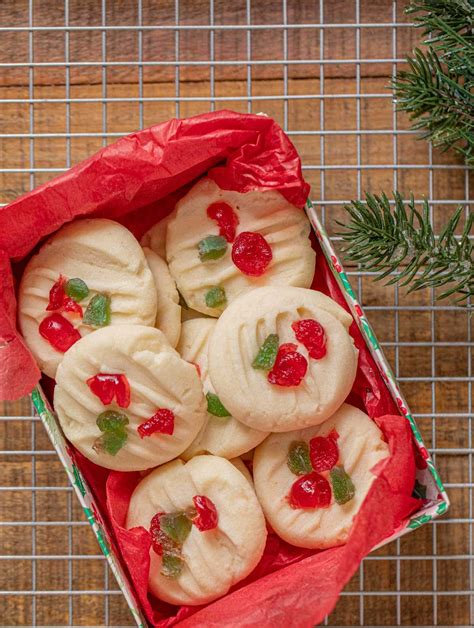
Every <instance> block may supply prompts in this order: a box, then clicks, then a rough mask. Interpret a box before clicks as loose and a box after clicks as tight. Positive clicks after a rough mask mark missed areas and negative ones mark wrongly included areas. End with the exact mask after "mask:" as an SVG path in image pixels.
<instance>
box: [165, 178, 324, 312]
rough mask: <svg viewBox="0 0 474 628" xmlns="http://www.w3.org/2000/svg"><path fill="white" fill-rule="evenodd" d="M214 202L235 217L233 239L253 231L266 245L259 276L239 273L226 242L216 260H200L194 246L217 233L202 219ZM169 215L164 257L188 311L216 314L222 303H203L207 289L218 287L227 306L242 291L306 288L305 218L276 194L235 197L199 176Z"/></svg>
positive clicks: (309, 267)
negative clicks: (264, 265)
mask: <svg viewBox="0 0 474 628" xmlns="http://www.w3.org/2000/svg"><path fill="white" fill-rule="evenodd" d="M216 202H224V203H226V204H228V205H229V206H230V207H231V208H232V210H233V212H234V214H235V215H236V216H237V219H238V225H237V227H236V237H237V238H238V237H239V234H241V233H243V232H253V233H258V234H260V235H261V236H263V237H264V238H265V240H266V241H267V243H268V245H269V246H270V248H271V254H272V260H271V261H270V263H269V265H268V268H267V269H266V271H265V272H264V273H263V275H261V276H259V277H255V276H253V277H252V276H249V275H246V274H244V273H243V272H241V270H239V268H238V267H237V266H236V265H235V264H234V262H233V261H232V247H233V243H232V242H228V243H227V248H226V251H225V254H224V255H223V256H222V257H220V259H213V260H210V261H209V260H208V261H201V259H200V256H199V251H198V244H199V243H200V242H201V241H202V240H203V239H204V238H206V237H207V236H216V235H218V234H219V227H218V225H217V222H216V220H213V219H211V218H209V217H208V215H207V209H208V207H209V206H211V205H212V204H213V203H216ZM175 211H176V215H175V216H174V218H172V219H171V220H170V222H169V223H168V228H167V237H166V255H167V259H168V263H169V266H170V271H171V274H172V275H173V277H174V278H175V280H176V284H177V286H178V290H179V291H180V293H181V294H182V296H183V298H184V300H185V301H186V303H187V304H188V306H189V307H190V308H193V309H195V310H197V311H198V312H203V313H204V314H209V315H210V316H219V315H220V314H221V312H222V309H223V307H224V304H223V305H221V306H209V305H208V304H206V295H207V294H208V292H209V291H210V290H211V289H213V288H214V289H215V288H219V289H223V290H224V291H225V297H226V300H227V303H231V302H232V301H233V300H234V299H235V297H236V296H237V295H238V294H240V293H241V292H242V291H244V290H246V289H248V288H256V287H259V286H265V285H278V286H301V287H305V288H306V287H309V286H310V285H311V282H312V280H313V275H314V268H315V252H314V250H313V249H312V248H311V242H310V240H309V237H308V236H309V233H310V229H311V227H310V223H309V220H308V218H307V217H306V214H305V213H304V211H303V210H301V209H298V208H297V207H294V206H293V205H291V204H290V203H289V202H288V201H287V200H286V199H285V198H284V197H283V196H282V195H281V194H280V193H279V192H277V191H273V190H270V191H265V192H261V191H255V192H248V193H246V194H240V193H238V192H231V191H227V190H221V189H220V188H219V187H218V186H217V184H216V183H214V181H212V180H211V179H208V178H204V179H202V180H201V181H199V182H198V183H197V184H196V185H195V186H194V187H193V188H192V189H191V190H190V191H189V192H188V194H186V196H184V197H183V198H182V199H181V200H180V201H179V202H178V203H177V205H176V210H175ZM234 242H235V241H234ZM224 244H225V243H224Z"/></svg>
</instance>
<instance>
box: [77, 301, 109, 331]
mask: <svg viewBox="0 0 474 628" xmlns="http://www.w3.org/2000/svg"><path fill="white" fill-rule="evenodd" d="M82 322H83V323H84V325H90V326H91V327H105V326H106V325H110V297H109V296H108V295H106V294H96V295H95V296H93V297H92V299H91V300H90V301H89V305H88V306H87V308H86V311H85V312H84V318H83V319H82Z"/></svg>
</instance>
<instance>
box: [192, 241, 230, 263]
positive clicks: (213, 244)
mask: <svg viewBox="0 0 474 628" xmlns="http://www.w3.org/2000/svg"><path fill="white" fill-rule="evenodd" d="M226 250H227V240H226V239H225V238H223V237H222V236H220V235H219V236H216V235H209V236H206V237H205V238H203V239H202V240H200V242H199V243H198V253H199V259H200V260H201V262H209V261H211V260H216V259H220V258H221V257H223V256H224V255H225V252H226Z"/></svg>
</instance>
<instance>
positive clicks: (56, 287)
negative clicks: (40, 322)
mask: <svg viewBox="0 0 474 628" xmlns="http://www.w3.org/2000/svg"><path fill="white" fill-rule="evenodd" d="M65 283H66V279H65V277H63V276H62V275H59V279H58V280H57V281H56V282H55V283H54V284H53V286H52V288H51V290H50V291H49V303H48V305H47V307H46V309H47V310H48V311H49V312H51V311H54V310H59V309H61V307H62V305H63V301H64V297H65V296H66V293H65V292H64V284H65Z"/></svg>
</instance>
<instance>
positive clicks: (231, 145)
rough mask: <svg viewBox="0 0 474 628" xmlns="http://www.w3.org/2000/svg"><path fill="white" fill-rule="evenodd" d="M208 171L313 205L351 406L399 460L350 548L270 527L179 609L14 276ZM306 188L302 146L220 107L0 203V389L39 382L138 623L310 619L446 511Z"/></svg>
mask: <svg viewBox="0 0 474 628" xmlns="http://www.w3.org/2000/svg"><path fill="white" fill-rule="evenodd" d="M204 174H208V176H211V177H212V178H213V179H214V180H215V181H216V183H217V184H218V185H219V186H220V187H222V188H224V189H234V190H237V191H239V192H247V191H250V190H254V189H260V190H268V189H274V190H278V191H279V192H281V193H282V194H283V195H284V196H285V197H286V198H287V199H288V200H289V201H290V202H291V203H293V204H294V205H296V206H298V207H301V208H302V211H303V208H304V210H305V211H306V213H307V215H308V217H309V220H310V222H311V225H312V228H313V231H314V233H313V246H314V247H315V249H316V251H317V257H316V259H317V268H316V273H315V278H314V282H313V286H312V288H313V289H317V290H321V291H322V292H325V293H326V294H328V295H329V296H331V297H332V298H333V299H334V300H336V301H337V302H338V303H340V304H341V305H342V306H343V307H345V308H346V309H347V310H348V311H349V312H350V313H351V314H352V317H353V321H354V322H353V324H352V326H351V330H350V333H351V335H352V337H353V339H354V342H355V344H356V346H357V348H358V349H359V367H358V374H357V377H356V381H355V383H354V387H353V390H352V392H351V395H350V396H349V398H348V401H349V402H350V403H353V404H354V405H359V407H361V408H362V409H364V410H365V411H366V412H367V413H368V414H369V415H370V416H371V417H372V418H373V419H374V420H375V421H376V422H377V423H378V424H379V426H380V427H381V429H382V431H383V432H384V435H385V438H386V440H387V442H388V443H389V447H390V452H391V456H390V458H389V459H387V463H386V464H385V461H383V463H384V464H382V465H381V467H380V469H379V468H378V467H377V470H376V475H377V478H376V480H375V481H374V484H373V486H372V488H371V490H370V491H369V494H368V496H367V498H366V500H365V502H364V505H363V507H362V508H361V510H360V512H359V514H358V515H357V516H356V518H355V522H354V527H353V530H352V532H351V535H350V538H349V541H348V543H347V544H346V545H344V546H341V547H337V548H332V549H330V550H325V551H323V552H315V551H311V550H303V549H301V548H295V547H292V546H289V545H287V544H286V543H284V542H283V541H281V540H280V539H278V537H276V536H275V535H272V534H270V535H269V540H268V542H267V547H266V550H265V554H264V556H263V558H262V561H261V563H260V564H259V565H258V566H257V568H256V569H255V571H254V572H253V573H252V574H251V575H250V576H249V577H248V578H247V579H246V580H245V581H243V582H241V583H239V584H238V585H237V586H236V587H234V588H233V589H232V590H231V592H230V593H229V594H227V595H226V596H224V597H223V598H221V599H219V600H217V601H216V602H214V603H212V604H209V605H206V606H203V607H181V608H179V609H176V608H174V607H171V606H170V605H167V604H162V603H159V602H157V601H156V600H153V599H150V597H149V596H148V595H147V588H146V579H147V578H146V575H147V571H146V570H147V562H146V561H147V556H148V552H149V539H147V535H148V532H146V531H145V530H144V529H142V533H141V534H135V536H134V535H133V534H131V533H130V532H128V531H126V530H124V528H123V522H124V518H125V514H126V508H127V504H128V498H129V496H130V494H131V491H132V490H133V488H134V486H135V485H136V483H137V481H138V479H139V474H133V473H132V474H131V473H119V472H109V471H108V470H105V469H101V468H100V467H97V466H96V465H93V464H92V463H90V462H89V461H87V460H86V459H85V458H84V457H83V456H81V455H80V454H79V453H78V452H77V451H75V450H74V448H73V447H72V446H70V445H69V444H68V443H67V442H66V440H65V438H64V436H63V434H62V432H61V428H60V425H59V422H58V420H57V418H56V416H55V414H54V411H53V409H52V407H51V405H50V401H49V400H50V399H51V394H50V392H51V382H48V381H47V380H42V383H41V384H40V383H39V379H40V373H39V370H38V368H37V366H36V364H35V362H34V359H33V357H32V356H31V354H30V352H29V350H28V349H27V347H26V346H25V345H24V342H23V340H22V338H21V336H20V335H19V334H18V332H17V329H16V303H15V279H18V277H19V276H20V275H21V271H22V269H23V267H24V260H25V259H28V257H29V255H30V254H31V252H32V251H33V250H35V248H36V247H37V245H38V243H40V242H41V241H42V240H43V239H44V238H45V237H46V236H48V235H49V234H51V233H53V232H54V231H56V230H57V229H58V228H59V227H61V225H62V224H64V223H66V222H68V221H70V220H72V219H74V218H80V217H81V216H85V215H87V216H100V217H107V218H112V219H115V220H118V221H119V222H121V223H122V224H124V225H125V226H127V227H128V228H130V229H131V231H132V232H133V233H134V234H135V236H136V237H138V238H140V237H141V235H143V233H144V232H145V231H146V230H147V229H148V228H149V227H150V226H151V225H153V224H154V223H156V222H157V221H158V220H159V219H161V218H163V217H164V216H165V215H167V214H168V213H169V212H170V211H171V210H172V208H173V206H174V204H175V202H176V200H177V199H178V198H180V197H181V196H182V195H183V194H184V193H185V192H186V191H187V190H188V189H189V187H190V185H191V184H192V183H193V182H194V181H195V180H196V179H197V178H199V177H200V176H202V175H204ZM308 193H309V188H308V186H307V184H306V183H305V182H304V180H303V177H302V174H301V164H300V160H299V157H298V154H297V152H296V150H295V148H294V147H293V145H292V144H291V142H290V140H289V139H288V138H287V136H286V135H285V134H284V133H283V131H282V130H281V129H280V127H279V126H278V125H277V124H276V123H275V122H274V121H273V120H272V119H270V118H268V117H266V116H262V115H251V114H247V115H245V114H237V113H234V112H230V111H221V112H216V113H212V114H205V115H201V116H196V117H193V118H188V119H183V120H171V121H169V122H166V123H164V124H161V125H158V126H155V127H151V128H150V129H145V130H143V131H139V132H137V133H134V134H132V135H130V136H127V137H125V138H122V139H121V140H119V141H118V142H116V143H114V144H112V145H110V146H108V147H106V148H104V149H102V150H101V151H100V152H99V153H97V154H96V155H94V156H92V157H90V158H89V159H87V160H85V161H84V162H82V163H80V164H78V165H77V166H75V167H74V168H72V169H71V170H69V171H68V172H66V173H65V174H63V175H61V176H59V177H57V178H56V179H54V180H53V181H51V182H49V183H47V184H45V185H43V186H40V187H39V188H37V189H35V190H33V191H32V192H30V193H29V194H26V195H25V196H23V197H21V198H19V199H18V200H16V201H14V202H13V203H11V204H10V205H7V206H6V207H4V208H2V209H0V276H1V287H2V290H1V293H0V398H2V399H15V398H18V397H20V396H21V395H23V394H27V393H30V392H31V391H32V392H31V396H32V400H33V404H34V406H35V408H36V410H37V412H38V414H39V416H40V417H41V420H42V421H43V424H44V426H45V428H46V430H47V432H48V435H49V437H50V439H51V442H52V443H53V446H54V448H55V449H56V451H57V453H58V456H59V458H60V460H61V462H62V464H63V466H64V469H65V471H66V473H67V474H68V476H69V480H70V482H71V484H72V485H73V487H74V489H75V492H76V494H77V497H78V499H79V501H80V503H81V505H82V507H83V508H84V512H85V514H86V516H87V519H88V521H89V523H90V525H91V527H92V529H93V531H94V533H95V535H96V537H97V540H98V542H99V545H100V547H101V549H102V551H103V553H104V555H105V556H106V558H107V560H108V562H109V564H110V567H111V569H112V571H113V573H114V575H115V577H116V579H117V582H118V584H119V585H120V588H121V589H122V592H123V594H124V596H125V598H126V600H127V603H128V605H129V606H130V610H131V612H132V614H133V616H134V618H135V620H136V622H137V625H138V626H147V625H160V626H161V625H163V626H165V625H166V626H168V625H175V624H178V623H179V624H180V625H183V626H191V625H196V626H197V625H200V626H202V625H206V626H210V625H214V624H216V625H217V624H219V625H236V624H237V623H238V624H240V625H246V626H252V625H257V624H259V626H262V625H263V626H265V625H270V624H272V625H274V624H275V623H277V624H281V625H283V624H285V625H298V626H304V625H308V626H309V625H313V624H314V623H317V622H319V621H322V619H323V618H324V616H325V615H326V614H327V613H328V612H330V611H331V610H332V608H333V607H334V605H335V603H336V601H337V599H338V595H339V593H340V591H341V590H342V588H343V586H344V585H345V584H346V582H347V581H348V580H349V579H350V577H351V576H352V575H353V573H354V572H355V571H356V569H357V568H358V566H359V564H360V561H361V560H362V558H363V557H364V556H365V555H366V554H367V553H369V552H370V551H371V550H372V549H375V547H378V546H380V545H382V544H385V543H387V542H389V541H390V540H392V539H394V538H397V537H399V536H401V535H402V534H405V533H407V532H409V531H410V530H412V529H414V528H417V527H419V526H420V525H422V524H424V523H426V522H428V521H430V520H431V519H433V518H434V517H437V516H439V515H441V514H442V513H444V512H445V511H446V510H447V508H448V505H449V501H448V498H447V495H446V492H445V489H444V487H443V484H442V482H441V479H440V477H439V475H438V473H437V471H436V469H435V467H434V465H433V462H432V460H431V458H430V456H429V454H428V452H427V450H426V448H425V446H424V444H423V440H422V437H421V435H420V432H419V431H418V428H417V426H416V424H415V421H414V418H413V416H412V414H411V412H410V410H409V408H408V405H407V403H406V401H405V399H404V398H403V395H402V393H401V391H400V389H399V387H398V385H397V383H396V381H395V378H394V376H393V373H392V371H391V369H390V367H389V365H388V362H387V360H386V358H385V356H384V354H383V351H382V349H381V347H380V345H379V343H378V341H377V338H376V337H375V334H374V332H373V330H372V328H371V326H370V323H369V321H368V320H367V317H366V316H365V314H364V311H363V309H362V307H361V305H360V303H358V301H357V297H356V295H355V293H354V291H353V289H352V287H351V285H350V283H349V280H348V278H347V275H346V273H345V271H344V268H343V266H342V264H341V262H340V260H339V259H338V257H337V255H336V253H335V251H334V249H333V246H332V244H331V241H330V239H329V237H328V235H327V233H326V232H325V230H324V227H323V226H322V224H321V223H320V221H319V219H318V216H317V214H316V211H315V210H314V208H313V206H312V204H311V202H310V201H309V200H307V197H308ZM415 469H416V481H415V486H413V484H414V477H413V476H414V475H415ZM413 488H414V492H413V495H412V489H413ZM148 561H149V558H148ZM270 613H271V614H270ZM296 617H297V619H295V618H296Z"/></svg>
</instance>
